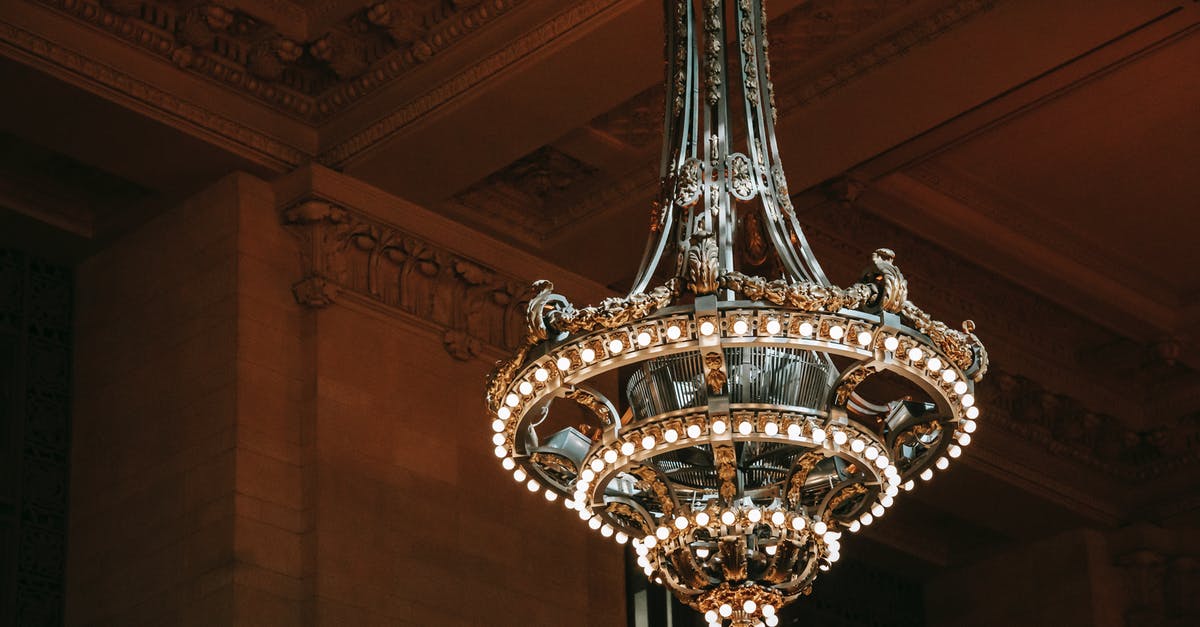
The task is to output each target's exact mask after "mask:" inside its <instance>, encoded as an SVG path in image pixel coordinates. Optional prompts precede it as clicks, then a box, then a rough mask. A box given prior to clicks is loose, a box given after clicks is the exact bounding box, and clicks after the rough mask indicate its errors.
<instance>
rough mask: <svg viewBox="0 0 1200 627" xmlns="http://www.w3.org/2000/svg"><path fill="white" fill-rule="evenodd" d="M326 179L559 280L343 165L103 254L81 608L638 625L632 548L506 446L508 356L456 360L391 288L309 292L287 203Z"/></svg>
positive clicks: (261, 620) (88, 431) (78, 550)
mask: <svg viewBox="0 0 1200 627" xmlns="http://www.w3.org/2000/svg"><path fill="white" fill-rule="evenodd" d="M315 187H320V188H321V189H320V190H314V188H315ZM316 192H319V193H320V194H321V195H322V196H323V197H328V196H329V195H331V194H332V195H337V194H341V195H342V196H344V198H343V200H342V202H343V204H347V203H348V204H352V205H355V206H353V207H351V208H352V209H354V210H355V211H361V212H363V213H364V215H376V216H383V217H382V218H381V219H385V220H388V221H391V222H392V223H399V226H401V227H403V228H404V229H407V230H406V233H408V234H409V235H410V236H414V237H421V238H428V239H426V240H423V241H424V242H425V243H426V244H428V245H429V246H436V247H445V248H444V249H439V250H446V251H449V250H462V249H464V248H465V249H469V250H468V253H469V254H470V255H472V256H473V259H475V260H477V261H478V262H480V263H482V264H490V263H493V262H494V264H495V265H496V266H497V267H499V268H503V271H504V272H505V273H509V274H517V275H524V276H542V275H544V274H546V273H547V272H549V273H550V274H551V275H552V276H553V272H554V271H553V269H550V270H547V268H545V267H542V266H538V267H533V266H531V265H528V264H526V261H527V259H528V258H527V257H524V256H522V255H521V254H519V253H516V251H512V250H510V249H506V248H505V247H504V246H503V245H500V244H498V243H496V242H495V241H494V240H490V238H487V237H486V236H483V235H481V234H478V233H475V234H465V233H463V232H462V231H461V230H457V229H460V228H461V227H452V226H450V225H448V224H447V223H445V222H444V221H439V218H438V217H437V216H432V215H430V214H427V213H425V212H423V210H420V209H419V208H415V207H411V206H407V205H406V204H405V203H403V201H400V200H399V199H394V198H391V197H387V196H386V195H382V194H380V193H378V192H377V191H373V190H371V189H370V188H367V187H366V186H362V185H361V184H354V183H353V182H352V181H351V180H350V179H344V178H342V177H340V175H335V174H333V173H330V172H328V171H322V172H319V173H318V174H317V175H316V176H315V177H314V176H312V173H308V174H305V175H303V176H299V177H293V178H292V179H291V180H289V181H285V182H284V183H282V184H280V183H277V184H276V185H275V186H274V188H272V186H270V185H268V184H266V183H264V182H263V181H261V180H258V179H256V178H254V177H252V176H249V175H244V174H235V175H231V176H229V177H226V178H225V179H223V180H221V181H220V182H218V183H216V184H214V185H213V186H211V187H210V188H209V189H207V190H205V191H203V192H201V193H199V194H197V195H196V196H195V197H194V198H192V199H191V200H189V201H187V202H185V203H183V204H182V205H180V206H179V207H177V208H175V209H174V210H172V211H169V212H167V213H165V214H163V215H162V216H160V217H158V218H156V219H155V220H153V221H152V222H150V223H149V224H147V225H145V226H144V227H142V228H141V229H139V230H138V231H137V232H136V233H134V234H132V235H130V236H128V237H126V238H124V239H122V240H121V241H119V242H117V243H116V244H114V245H113V246H112V247H111V248H110V249H108V250H106V251H104V252H103V253H101V254H99V255H97V256H95V257H94V258H92V259H90V260H88V261H87V262H86V263H85V264H83V266H82V268H81V269H80V273H79V288H78V290H79V323H78V334H79V338H80V341H79V344H78V348H77V359H78V362H77V363H78V366H77V373H76V378H77V381H78V384H77V398H78V402H77V403H76V415H75V420H76V425H77V430H76V439H75V442H74V451H73V457H72V473H73V479H72V480H73V482H74V484H73V486H72V487H73V490H72V494H73V497H72V527H71V531H70V539H69V558H68V563H69V566H68V595H67V606H68V619H67V622H68V623H69V624H72V625H75V624H195V625H226V624H230V625H231V624H242V625H304V624H319V625H342V624H348V625H371V624H380V625H383V624H387V625H394V624H414V625H428V624H439V625H483V624H486V625H554V624H562V623H563V622H564V621H568V620H569V621H570V622H573V623H577V624H589V625H597V626H599V625H605V626H607V625H615V624H620V623H621V622H623V620H624V611H625V610H624V603H623V590H624V586H623V582H622V572H623V571H622V561H621V560H622V551H621V550H620V548H619V547H617V546H616V545H615V544H614V543H612V542H610V541H605V540H603V539H602V538H601V537H600V536H598V535H597V534H593V533H591V532H590V531H589V530H587V528H586V527H585V526H584V525H582V524H581V523H580V522H579V521H578V520H577V519H576V518H575V516H574V514H573V513H571V512H568V511H567V510H566V509H565V508H563V507H562V506H561V504H560V503H555V504H549V503H546V502H545V500H544V499H542V497H541V496H540V495H530V494H529V493H528V492H527V491H525V490H524V489H523V488H522V487H521V486H518V485H517V484H515V483H514V482H513V481H512V480H511V479H510V478H508V476H507V475H506V474H505V473H503V472H502V471H501V469H500V468H499V465H498V464H496V463H495V459H494V457H492V455H491V452H490V449H491V445H490V443H489V440H488V436H489V431H488V428H487V420H486V418H485V416H484V412H483V401H482V388H483V382H484V376H485V374H486V372H487V371H488V370H489V369H490V367H491V362H492V361H494V360H495V359H496V358H497V357H498V356H499V355H500V354H501V352H500V350H499V349H498V348H497V347H494V346H486V345H484V346H480V347H478V348H477V349H475V351H474V352H475V353H478V356H475V357H470V356H468V355H463V354H459V355H458V356H457V357H453V356H451V354H450V353H448V352H447V350H446V349H445V348H444V346H443V342H444V332H445V329H444V324H443V322H444V321H442V322H431V321H428V320H423V319H421V317H420V316H419V315H412V313H411V312H409V313H403V312H401V311H399V310H397V309H395V308H394V307H389V306H387V305H386V304H381V303H378V302H371V301H370V299H362V298H358V299H353V298H347V299H338V300H337V302H335V303H334V304H332V305H329V306H326V307H323V308H316V309H313V308H307V307H303V306H301V305H299V304H297V303H296V300H295V298H294V297H293V295H292V293H291V288H292V284H293V283H295V282H297V281H298V280H299V279H300V278H301V277H302V275H301V272H302V264H301V263H300V255H299V246H300V240H299V238H297V237H295V236H294V235H295V234H294V233H289V232H288V230H287V229H285V227H284V226H283V225H282V224H281V220H280V217H279V216H280V209H281V208H282V207H285V206H287V205H288V204H289V203H292V202H293V201H294V198H293V196H294V195H296V194H299V195H301V196H304V195H306V194H311V193H316ZM397 207H400V208H401V210H397ZM447 245H448V246H447ZM488 270H489V271H492V269H491V268H488ZM572 281H576V280H575V279H572V278H568V279H567V283H568V284H570V283H571V282H572ZM587 287H588V289H591V290H592V291H593V293H594V292H597V291H599V289H598V288H597V287H596V286H587ZM585 296H587V295H585ZM435 309H436V307H435ZM430 313H431V315H432V314H433V312H430ZM472 319H473V318H472ZM481 320H482V318H481ZM486 324H494V321H491V320H488V321H486ZM476 331H478V330H476ZM481 336H486V333H482V334H481Z"/></svg>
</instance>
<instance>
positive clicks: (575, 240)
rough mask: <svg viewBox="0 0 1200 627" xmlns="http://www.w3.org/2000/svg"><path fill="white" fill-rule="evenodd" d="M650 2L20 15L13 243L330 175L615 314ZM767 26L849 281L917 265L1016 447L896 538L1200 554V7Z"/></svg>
mask: <svg viewBox="0 0 1200 627" xmlns="http://www.w3.org/2000/svg"><path fill="white" fill-rule="evenodd" d="M659 5H660V2H659V1H658V0H569V1H568V0H387V1H385V2H379V3H375V4H370V5H368V6H364V3H363V1H362V0H322V1H321V2H316V1H309V0H304V1H291V2H289V1H286V0H276V1H270V2H268V1H263V0H221V1H219V2H214V3H211V4H206V3H203V2H194V1H186V2H172V1H169V0H13V1H12V2H5V3H0V82H2V83H3V84H4V85H6V86H10V89H9V90H8V95H6V97H5V98H4V99H0V114H2V115H0V206H3V207H5V210H3V211H0V219H2V221H0V226H3V227H4V228H3V231H4V232H5V234H6V235H5V239H4V241H5V242H7V243H9V244H10V245H11V243H12V242H13V241H16V240H21V241H24V242H25V243H26V244H30V243H32V244H33V245H36V246H38V247H40V248H41V249H42V250H43V251H44V252H45V253H46V254H51V255H53V256H55V257H57V258H63V259H69V260H77V259H79V258H82V257H84V256H86V255H87V254H90V252H92V251H94V250H96V249H97V248H98V247H101V246H103V245H105V243H106V242H108V241H111V239H112V238H114V237H119V236H120V234H121V233H124V232H126V231H128V230H129V229H131V228H134V227H136V225H137V224H139V223H141V222H142V221H144V220H145V219H147V218H149V217H150V216H152V215H154V213H155V212H156V211H160V210H161V209H162V208H163V207H167V206H170V205H171V204H172V203H173V202H176V201H177V200H178V199H180V198H182V197H185V196H186V195H188V194H189V193H191V192H193V191H195V190H197V189H199V188H200V187H202V186H204V185H205V184H207V183H209V182H211V181H212V180H214V179H215V178H217V177H219V176H221V175H222V174H224V173H226V172H228V171H231V170H234V169H239V170H245V171H249V172H252V173H254V174H256V175H259V176H262V177H265V178H271V177H274V176H277V175H279V174H282V173H285V172H288V171H290V170H292V169H294V168H296V167H298V166H300V165H302V164H306V163H310V162H316V163H320V164H323V165H326V166H328V167H331V168H335V169H338V170H341V171H343V172H345V173H347V174H350V175H352V176H355V177H358V178H360V179H362V180H364V181H366V182H368V183H370V184H372V185H375V186H377V187H379V188H381V189H383V190H385V191H388V192H391V193H393V194H395V195H397V196H400V197H404V198H406V199H409V200H412V201H414V202H417V203H418V204H421V205H423V206H426V207H429V208H431V209H434V210H436V211H438V212H440V213H443V214H445V215H447V216H449V217H451V218H453V219H455V220H458V221H460V222H462V223H464V224H467V225H470V226H473V227H476V228H479V229H482V230H485V231H487V232H490V233H492V234H493V235H494V236H496V237H497V238H500V239H503V240H506V241H508V242H510V243H514V244H517V245H519V246H522V247H526V248H529V249H531V250H532V251H534V252H535V253H536V254H538V255H540V256H543V257H545V258H547V259H550V260H552V261H554V262H556V263H558V264H559V265H561V266H563V267H565V268H568V269H570V270H574V271H576V272H579V273H581V274H583V275H585V276H588V277H590V278H593V279H595V280H597V281H599V282H600V283H602V284H605V285H609V286H612V287H613V288H614V289H621V288H622V287H624V286H627V285H628V283H629V282H630V280H631V277H632V274H633V271H634V269H635V268H634V263H633V260H634V259H636V258H637V256H638V255H639V254H640V249H641V246H642V243H643V242H644V238H645V235H646V226H647V223H648V222H647V221H648V217H647V216H648V213H649V209H650V203H651V201H652V200H653V198H654V197H655V194H656V186H657V178H658V159H659V157H658V154H657V153H658V150H659V134H660V128H661V115H660V113H659V110H660V109H661V107H662V95H661V89H660V87H659V86H658V85H657V83H658V81H659V80H660V78H661V77H660V74H661V67H662V66H661V65H660V63H659V61H658V59H659V57H660V55H661V50H662V45H661V42H660V33H661V29H662V18H661V15H660V6H659ZM770 6H771V10H772V16H773V20H772V22H771V24H770V30H771V37H772V47H771V53H772V65H773V73H774V76H773V78H774V81H775V85H776V93H777V99H778V105H779V112H780V123H779V127H780V141H781V152H782V154H783V157H784V160H785V165H786V166H787V168H788V173H789V181H790V183H791V189H792V191H793V193H794V194H795V197H794V200H795V203H796V205H797V207H798V208H800V215H801V219H802V222H803V223H804V224H805V226H806V228H807V229H808V235H809V237H810V238H811V240H812V243H813V246H814V248H815V249H816V251H817V253H818V255H819V256H820V257H821V259H822V260H823V262H824V263H825V264H826V265H827V268H828V269H829V270H830V274H831V276H832V278H833V279H834V281H835V282H837V283H849V282H851V281H852V280H853V279H854V278H855V277H857V276H858V272H859V271H860V270H861V268H862V267H863V265H865V263H866V261H867V260H868V258H869V254H870V251H872V250H874V249H875V248H877V247H880V246H888V247H890V248H893V249H894V250H896V252H897V255H898V264H899V266H900V267H901V269H903V270H904V271H905V273H906V275H907V276H908V277H909V278H910V282H911V285H912V294H913V298H914V299H915V300H917V301H918V302H919V303H920V304H921V305H922V306H924V307H926V308H927V309H928V310H930V312H931V313H933V314H934V315H935V316H938V315H941V316H943V317H949V316H966V317H970V318H972V319H974V320H975V321H976V322H977V323H978V327H979V334H980V336H981V337H982V338H983V339H984V340H985V341H986V342H988V345H989V349H990V350H991V352H992V363H993V364H994V366H995V369H996V371H997V372H994V373H993V375H991V376H990V377H989V379H988V380H987V381H986V382H985V383H984V385H983V388H982V393H981V396H983V395H986V396H989V397H990V398H991V399H993V400H992V402H991V404H990V406H989V409H990V411H991V414H992V415H994V416H995V422H994V423H993V424H995V425H997V426H998V427H999V428H996V429H986V430H981V433H980V437H979V438H978V439H977V442H978V446H977V447H973V448H977V449H978V450H977V451H975V452H974V454H973V455H972V456H971V460H970V461H968V462H967V463H966V464H964V465H965V466H967V468H965V469H963V470H961V471H959V472H956V473H951V474H950V475H948V476H947V477H946V478H945V479H939V480H938V481H939V482H940V485H937V486H934V487H932V489H930V490H928V491H923V492H921V493H920V496H919V497H918V499H919V500H920V501H921V502H922V503H924V504H926V505H928V506H929V508H926V509H925V511H926V512H934V513H933V514H930V513H924V514H923V513H921V512H918V511H905V510H904V509H903V508H898V510H897V515H896V516H895V520H893V521H892V522H891V524H890V526H889V528H888V533H887V534H882V533H878V532H873V533H875V534H876V535H875V536H874V537H875V539H876V540H878V541H879V542H881V543H885V544H890V545H892V548H893V549H896V550H901V551H904V552H907V553H916V554H919V556H920V557H921V558H922V559H923V560H925V561H926V562H928V563H930V564H933V565H943V566H944V565H947V564H951V563H953V562H955V561H956V560H959V559H963V556H964V555H967V554H972V553H974V552H978V551H986V550H987V547H989V546H997V545H1001V544H1003V543H1005V542H1010V541H1015V540H1029V539H1032V538H1036V537H1042V536H1045V535H1049V534H1052V533H1054V532H1056V531H1057V530H1061V529H1066V528H1071V527H1075V526H1080V525H1098V526H1114V525H1118V524H1121V523H1124V522H1128V521H1130V520H1134V519H1140V518H1149V519H1151V520H1154V521H1157V522H1160V523H1163V524H1182V523H1189V524H1191V523H1194V522H1195V519H1196V518H1197V517H1198V514H1197V512H1200V498H1195V499H1192V500H1187V499H1182V500H1181V499H1179V498H1175V497H1174V496H1173V495H1177V494H1179V493H1180V490H1184V491H1185V492H1184V493H1188V494H1195V493H1196V490H1195V486H1196V484H1197V480H1198V476H1197V475H1198V472H1197V468H1198V467H1200V463H1197V461H1198V460H1197V459H1196V458H1197V456H1198V455H1200V373H1198V372H1197V370H1198V369H1200V359H1198V358H1197V357H1196V355H1197V354H1198V351H1197V348H1200V337H1198V336H1197V334H1196V331H1195V329H1196V328H1200V265H1197V264H1196V263H1194V262H1193V261H1192V260H1191V259H1190V257H1191V254H1192V251H1193V249H1194V241H1195V239H1196V238H1197V236H1200V221H1198V220H1197V218H1196V216H1197V214H1198V211H1200V206H1198V205H1200V177H1197V176H1195V175H1194V170H1195V164H1196V163H1200V3H1197V2H1194V1H1191V0H1143V1H1141V2H1136V3H1135V2H1127V1H1123V0H1061V1H1058V2H1052V3H1051V2H1043V1H1041V0H811V1H807V2H800V1H797V0H774V2H772V4H771V5H770ZM1151 479H1153V481H1151ZM1148 486H1152V487H1148ZM998 496H1002V498H1003V499H1004V500H1005V501H1006V502H1010V503H1012V504H1013V507H1012V511H1013V512H1022V511H1023V512H1036V514H1037V515H1036V516H1034V517H1031V516H1029V515H1028V514H1026V515H1018V514H1015V513H1014V514H1003V513H996V512H993V511H991V509H992V508H991V507H990V506H989V501H991V502H994V501H993V500H992V499H994V498H996V497H998ZM951 503H953V504H956V506H955V507H953V508H951V507H950V506H949V504H951ZM963 504H969V505H970V506H969V507H968V506H963ZM952 510H953V512H954V513H953V514H952V513H951V511H952ZM937 512H941V514H937ZM939 515H940V516H942V517H941V518H937V521H933V519H931V518H930V517H931V516H933V517H934V518H936V517H937V516H939ZM868 536H871V534H868ZM897 538H899V539H897ZM905 538H910V539H916V541H908V540H905ZM917 547H920V548H917Z"/></svg>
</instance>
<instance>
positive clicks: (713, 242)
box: [687, 231, 721, 296]
mask: <svg viewBox="0 0 1200 627" xmlns="http://www.w3.org/2000/svg"><path fill="white" fill-rule="evenodd" d="M718 255H719V252H718V249H717V238H716V237H714V236H713V234H712V233H709V232H708V231H698V232H697V233H696V234H695V235H693V236H692V241H691V246H689V247H688V250H687V288H688V290H690V291H691V292H692V293H693V294H696V295H698V296H701V295H704V294H712V293H713V292H716V291H717V287H718V275H719V274H720V272H721V266H720V260H719V259H718Z"/></svg>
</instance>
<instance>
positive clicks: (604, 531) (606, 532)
mask: <svg viewBox="0 0 1200 627" xmlns="http://www.w3.org/2000/svg"><path fill="white" fill-rule="evenodd" d="M600 535H602V536H604V537H605V538H611V537H612V535H613V528H612V527H610V526H608V525H604V526H603V527H600Z"/></svg>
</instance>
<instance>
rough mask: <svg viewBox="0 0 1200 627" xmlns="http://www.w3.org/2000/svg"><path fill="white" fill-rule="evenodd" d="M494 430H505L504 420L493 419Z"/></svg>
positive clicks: (498, 431)
mask: <svg viewBox="0 0 1200 627" xmlns="http://www.w3.org/2000/svg"><path fill="white" fill-rule="evenodd" d="M492 431H495V432H496V433H500V432H502V431H504V421H503V420H493V421H492Z"/></svg>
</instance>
